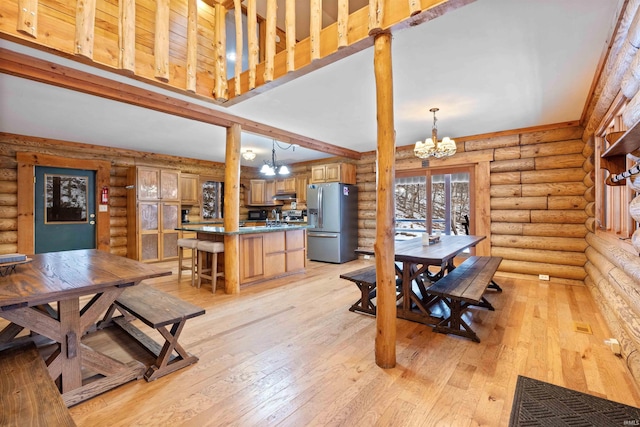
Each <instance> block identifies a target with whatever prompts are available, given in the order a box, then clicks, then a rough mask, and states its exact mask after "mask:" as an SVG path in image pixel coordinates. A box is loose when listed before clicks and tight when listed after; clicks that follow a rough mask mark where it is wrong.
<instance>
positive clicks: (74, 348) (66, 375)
mask: <svg viewBox="0 0 640 427" xmlns="http://www.w3.org/2000/svg"><path fill="white" fill-rule="evenodd" d="M58 316H59V319H60V320H59V321H60V334H61V335H62V337H63V339H62V340H61V342H60V355H61V357H62V359H61V362H62V365H61V368H62V373H61V377H62V393H66V392H68V391H71V390H73V389H76V388H78V387H81V386H82V357H80V353H81V350H80V338H81V337H82V336H81V335H82V332H81V331H80V300H79V299H78V298H75V299H69V300H63V301H60V302H58Z"/></svg>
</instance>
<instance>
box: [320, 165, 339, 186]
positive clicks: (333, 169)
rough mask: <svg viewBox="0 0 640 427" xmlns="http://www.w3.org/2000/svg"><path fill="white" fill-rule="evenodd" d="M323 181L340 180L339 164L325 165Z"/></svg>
mask: <svg viewBox="0 0 640 427" xmlns="http://www.w3.org/2000/svg"><path fill="white" fill-rule="evenodd" d="M324 178H325V181H327V182H339V181H340V165H339V164H333V165H327V166H326V169H325V174H324Z"/></svg>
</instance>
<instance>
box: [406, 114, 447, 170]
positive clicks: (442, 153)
mask: <svg viewBox="0 0 640 427" xmlns="http://www.w3.org/2000/svg"><path fill="white" fill-rule="evenodd" d="M438 110H440V109H439V108H432V109H430V110H429V111H431V112H432V113H433V127H432V128H431V138H427V139H426V140H425V141H424V142H422V141H418V142H416V146H415V148H414V149H413V153H414V154H415V155H416V157H419V158H421V159H426V158H428V157H436V158H441V157H447V156H453V155H454V154H456V142H455V141H454V140H453V139H451V138H449V137H448V136H445V137H444V138H443V139H442V141H438V127H437V126H436V121H437V120H438V119H437V118H436V112H437V111H438Z"/></svg>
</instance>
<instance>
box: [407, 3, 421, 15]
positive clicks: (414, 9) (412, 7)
mask: <svg viewBox="0 0 640 427" xmlns="http://www.w3.org/2000/svg"><path fill="white" fill-rule="evenodd" d="M420 12H422V9H421V5H420V0H409V14H410V15H411V16H413V15H417V14H418V13H420Z"/></svg>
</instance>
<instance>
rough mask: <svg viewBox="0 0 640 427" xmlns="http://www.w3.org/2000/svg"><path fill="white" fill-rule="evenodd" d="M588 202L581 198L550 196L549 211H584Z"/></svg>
mask: <svg viewBox="0 0 640 427" xmlns="http://www.w3.org/2000/svg"><path fill="white" fill-rule="evenodd" d="M586 207H587V201H586V200H585V199H584V197H581V196H550V197H549V198H548V209H584V208H586Z"/></svg>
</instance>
